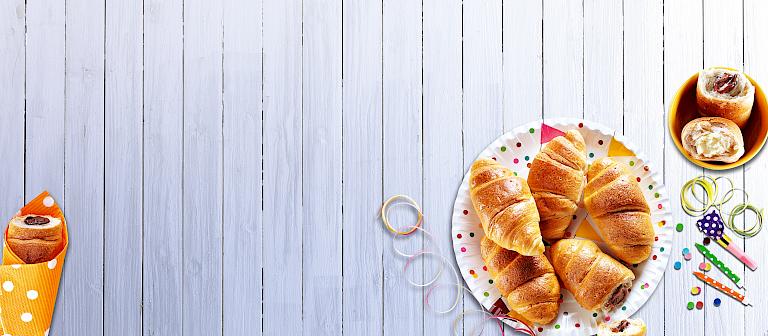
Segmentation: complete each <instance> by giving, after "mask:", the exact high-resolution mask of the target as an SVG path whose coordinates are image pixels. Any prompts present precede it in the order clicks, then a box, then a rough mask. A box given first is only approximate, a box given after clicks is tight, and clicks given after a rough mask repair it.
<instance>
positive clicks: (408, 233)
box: [381, 195, 536, 336]
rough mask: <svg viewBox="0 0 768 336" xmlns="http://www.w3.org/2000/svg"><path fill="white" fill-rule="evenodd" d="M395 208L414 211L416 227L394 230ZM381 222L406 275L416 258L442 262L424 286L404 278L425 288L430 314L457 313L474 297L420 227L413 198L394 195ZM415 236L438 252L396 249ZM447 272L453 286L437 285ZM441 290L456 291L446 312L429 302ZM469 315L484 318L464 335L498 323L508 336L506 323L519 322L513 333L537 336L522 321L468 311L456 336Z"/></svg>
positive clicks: (383, 210) (456, 323)
mask: <svg viewBox="0 0 768 336" xmlns="http://www.w3.org/2000/svg"><path fill="white" fill-rule="evenodd" d="M396 206H407V207H410V208H412V209H414V210H415V211H416V212H417V214H418V217H417V219H416V223H415V224H413V225H410V226H406V227H405V229H400V228H395V226H393V225H392V222H391V221H390V220H389V211H390V210H391V209H392V208H394V207H396ZM381 220H382V222H383V223H384V227H385V228H386V229H387V230H388V231H389V232H391V233H392V249H393V250H394V252H395V253H396V254H397V255H399V256H401V257H403V258H405V259H406V261H405V265H404V266H403V273H404V274H407V272H408V269H409V268H410V267H411V266H412V265H413V263H414V261H415V260H416V259H417V258H426V257H433V258H436V259H437V260H439V266H438V269H437V271H436V272H435V275H434V276H432V277H428V280H425V281H424V282H416V281H413V280H412V279H410V278H409V277H408V276H407V275H405V278H406V281H407V282H408V283H409V284H410V285H411V286H414V287H420V288H426V294H425V295H424V305H425V306H426V307H427V308H429V310H431V311H432V312H434V313H436V314H441V315H442V314H448V313H450V312H452V311H454V310H455V309H456V307H458V306H459V303H460V302H461V297H462V294H463V293H464V291H466V292H468V293H472V291H471V290H469V289H468V288H467V287H465V286H464V285H463V284H462V282H461V279H460V278H459V272H458V271H456V269H455V268H454V267H453V265H451V261H450V260H449V259H448V258H446V257H445V256H444V255H443V254H442V251H440V247H439V246H437V245H436V244H434V242H435V239H434V236H433V235H432V234H431V233H429V231H427V230H425V229H424V228H422V227H421V226H422V223H423V220H424V214H423V213H422V212H421V207H419V204H418V203H417V202H416V201H415V200H414V199H413V198H411V197H408V196H406V195H394V196H392V197H390V198H388V199H387V200H386V201H385V202H384V204H383V205H382V206H381ZM415 232H419V233H421V234H422V235H423V236H424V237H425V238H426V241H428V242H430V243H432V245H433V246H434V247H435V250H434V251H431V250H427V249H419V250H416V251H414V252H408V251H405V250H403V249H399V248H398V247H397V244H396V243H395V241H396V240H397V239H405V238H412V237H413V236H412V234H413V233H415ZM446 271H449V272H450V273H451V274H452V275H453V281H454V282H453V283H438V280H439V279H440V276H441V275H442V274H443V273H444V272H446ZM440 287H449V288H456V299H455V300H453V301H452V302H451V304H450V305H449V306H448V307H447V308H437V307H434V306H433V305H432V304H430V298H431V297H432V295H433V294H434V293H435V290H436V289H438V288H440ZM469 315H482V316H483V319H482V323H480V325H478V326H475V327H473V328H472V329H470V332H469V333H468V334H467V333H465V334H464V335H476V336H479V335H482V334H483V331H484V330H485V324H486V322H487V321H489V320H494V321H495V322H496V324H497V325H498V327H499V330H500V331H501V335H502V336H504V335H505V333H504V324H503V320H510V321H514V322H517V323H518V325H519V326H520V327H513V329H514V330H515V331H517V332H520V333H523V334H526V335H529V336H534V335H536V334H535V332H534V331H533V329H532V328H531V327H530V326H528V325H527V324H525V323H524V322H523V321H520V320H518V319H515V318H512V317H510V316H506V315H497V314H492V313H490V312H488V311H485V310H468V311H464V312H461V313H459V314H458V316H457V317H456V318H455V319H454V320H453V332H454V335H455V336H459V335H462V333H461V330H460V329H459V328H458V326H459V323H460V322H462V321H463V320H464V319H465V317H466V316H469Z"/></svg>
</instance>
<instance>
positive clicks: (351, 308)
mask: <svg viewBox="0 0 768 336" xmlns="http://www.w3.org/2000/svg"><path fill="white" fill-rule="evenodd" d="M342 6H343V7H342V11H343V12H342V15H343V16H342V22H343V25H342V29H343V40H342V45H343V48H344V50H343V53H342V59H343V64H342V73H343V76H344V87H343V102H342V108H343V115H342V126H343V157H342V160H343V162H344V167H343V172H342V176H343V181H344V183H343V185H342V187H343V190H342V192H343V193H344V195H345V196H346V197H344V199H343V209H344V210H343V212H342V222H343V228H342V230H343V231H342V235H343V247H342V248H343V257H342V258H343V260H342V263H343V264H342V270H343V273H342V277H343V278H342V281H343V283H342V286H343V288H344V292H343V298H342V310H343V317H342V319H343V323H344V325H343V329H342V331H343V333H344V334H345V335H383V333H384V330H383V323H384V316H383V314H384V312H383V311H382V309H383V308H384V306H383V304H384V299H383V291H384V288H383V279H382V277H383V274H382V270H383V268H382V258H383V255H382V239H383V237H385V236H384V235H383V232H384V229H383V228H382V225H381V222H380V221H379V219H378V218H377V215H378V210H379V207H381V204H382V202H383V200H382V197H383V196H382V193H383V190H382V178H383V176H382V98H381V95H382V77H381V76H382V72H381V71H382V70H381V56H382V52H381V34H382V30H381V27H382V26H381V25H382V17H381V15H382V14H381V13H382V8H381V3H380V2H374V1H365V2H363V1H344V2H343V4H342ZM416 332H417V333H418V332H419V331H416Z"/></svg>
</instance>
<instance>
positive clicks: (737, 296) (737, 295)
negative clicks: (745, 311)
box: [693, 272, 752, 306]
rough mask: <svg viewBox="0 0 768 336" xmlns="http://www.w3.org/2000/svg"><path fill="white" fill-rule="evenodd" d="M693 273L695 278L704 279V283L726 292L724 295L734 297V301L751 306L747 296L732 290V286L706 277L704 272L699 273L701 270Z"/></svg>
mask: <svg viewBox="0 0 768 336" xmlns="http://www.w3.org/2000/svg"><path fill="white" fill-rule="evenodd" d="M693 275H695V276H696V277H697V278H699V280H701V281H704V283H706V284H707V285H709V286H710V287H713V288H715V289H717V290H719V291H721V292H723V293H724V294H726V295H728V296H730V297H732V298H734V299H736V301H739V302H741V304H743V305H745V306H751V305H752V303H751V302H749V300H747V298H746V297H745V296H744V294H741V293H739V292H737V291H735V290H733V289H732V288H730V287H728V286H726V285H724V284H723V283H722V282H719V281H717V280H715V279H712V278H710V277H708V276H707V275H706V274H704V273H701V272H693Z"/></svg>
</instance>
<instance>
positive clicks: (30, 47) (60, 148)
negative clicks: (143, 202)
mask: <svg viewBox="0 0 768 336" xmlns="http://www.w3.org/2000/svg"><path fill="white" fill-rule="evenodd" d="M26 13H27V14H26V62H25V73H26V84H25V94H26V97H25V101H26V116H25V122H26V124H25V126H24V130H25V132H24V137H25V138H24V148H25V151H26V153H25V159H24V198H25V200H31V199H32V198H34V197H35V196H37V194H39V193H40V192H41V191H43V190H48V191H49V192H50V193H51V194H52V195H54V196H55V198H56V200H57V202H58V203H59V204H65V203H66V202H65V195H64V127H62V125H64V114H65V112H64V71H65V70H64V59H65V55H64V20H65V19H64V2H50V3H49V2H46V1H31V2H29V3H27V11H26ZM35 162H46V164H45V165H41V164H33V163H35ZM64 281H66V280H64ZM64 295H66V294H64ZM64 295H62V296H64ZM59 300H60V301H59V302H61V301H63V299H59ZM54 321H56V322H54V323H55V324H56V323H59V322H58V321H57V320H56V318H55V317H54Z"/></svg>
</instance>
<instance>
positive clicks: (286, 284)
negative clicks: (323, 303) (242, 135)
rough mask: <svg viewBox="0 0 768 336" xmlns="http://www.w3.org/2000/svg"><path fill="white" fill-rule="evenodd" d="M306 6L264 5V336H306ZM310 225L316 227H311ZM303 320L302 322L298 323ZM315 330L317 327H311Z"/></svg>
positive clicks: (295, 1) (292, 0) (293, 3)
mask: <svg viewBox="0 0 768 336" xmlns="http://www.w3.org/2000/svg"><path fill="white" fill-rule="evenodd" d="M301 11H302V7H301V1H298V0H290V1H278V2H265V3H264V102H265V103H264V104H265V105H264V223H265V225H264V272H265V274H270V276H267V277H265V278H264V334H266V335H273V334H290V335H300V334H302V333H303V317H302V323H285V321H286V320H285V319H286V318H287V317H288V316H294V317H296V316H298V315H299V314H300V313H301V312H302V304H303V302H302V299H303V296H304V288H303V287H302V282H303V277H302V276H301V275H300V274H298V273H299V270H301V269H302V253H303V252H302V237H304V236H303V230H302V227H303V226H304V220H303V218H302V211H301V207H302V190H303V189H302V162H303V159H302V129H303V126H302V86H301V80H302V50H301V41H302V37H301ZM307 224H308V225H311V224H312V222H311V221H308V222H307ZM296 318H297V319H298V317H296ZM307 327H309V328H314V327H313V326H307Z"/></svg>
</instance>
